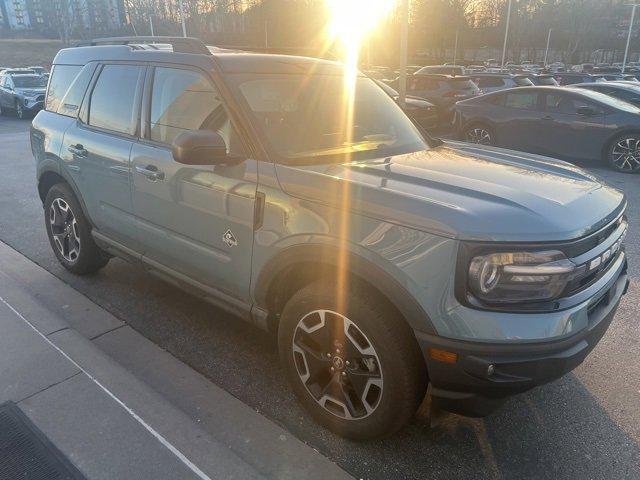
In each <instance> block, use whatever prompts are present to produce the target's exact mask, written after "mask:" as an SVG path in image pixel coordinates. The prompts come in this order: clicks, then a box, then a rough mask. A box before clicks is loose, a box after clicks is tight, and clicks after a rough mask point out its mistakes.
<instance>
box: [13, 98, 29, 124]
mask: <svg viewBox="0 0 640 480" xmlns="http://www.w3.org/2000/svg"><path fill="white" fill-rule="evenodd" d="M14 112H15V114H16V118H18V119H20V120H23V119H25V118H26V116H27V114H26V112H25V111H24V109H23V108H22V105H21V104H20V102H18V101H16V105H15V110H14Z"/></svg>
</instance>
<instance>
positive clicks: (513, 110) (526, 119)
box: [498, 89, 544, 153]
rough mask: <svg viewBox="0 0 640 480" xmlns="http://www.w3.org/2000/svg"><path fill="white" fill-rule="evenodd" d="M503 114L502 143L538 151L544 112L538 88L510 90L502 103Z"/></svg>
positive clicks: (514, 147) (523, 149)
mask: <svg viewBox="0 0 640 480" xmlns="http://www.w3.org/2000/svg"><path fill="white" fill-rule="evenodd" d="M502 108H503V112H502V113H503V115H501V116H500V121H501V125H500V128H499V132H498V141H499V142H500V145H502V146H505V147H507V148H513V149H514V150H522V151H525V152H533V153H536V152H538V151H539V150H540V148H539V143H540V141H541V139H540V133H541V122H543V117H544V112H543V111H542V108H541V105H540V95H539V93H538V91H537V90H520V89H517V90H508V91H506V92H505V93H504V100H503V103H502Z"/></svg>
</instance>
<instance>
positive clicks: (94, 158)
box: [61, 64, 146, 250]
mask: <svg viewBox="0 0 640 480" xmlns="http://www.w3.org/2000/svg"><path fill="white" fill-rule="evenodd" d="M145 71H146V67H144V66H139V65H124V64H105V65H100V66H99V67H98V72H97V73H96V75H95V76H94V78H93V81H92V84H91V85H90V86H89V89H88V92H87V94H86V95H85V99H84V101H83V104H82V110H81V112H80V116H79V119H78V121H77V122H75V123H74V124H73V125H72V126H71V127H69V129H67V131H66V133H65V136H64V141H63V145H62V150H61V157H62V159H63V161H64V164H65V168H67V169H68V170H69V171H70V172H72V175H73V178H74V180H75V182H76V185H77V186H78V189H79V190H80V194H81V196H82V199H83V200H84V203H85V205H86V208H87V212H88V214H89V217H90V218H91V220H92V222H93V224H94V226H95V227H96V228H97V229H98V231H99V232H101V233H103V234H104V235H106V236H108V237H109V238H111V239H112V240H115V241H117V242H119V243H121V244H124V245H125V246H128V247H129V248H132V249H134V250H139V245H138V244H137V243H136V241H137V238H138V236H137V230H136V223H135V220H134V216H133V204H132V201H131V169H130V164H129V156H130V153H131V147H132V146H133V143H134V141H135V138H136V134H137V127H138V116H139V112H140V101H141V96H142V87H143V84H144V76H145ZM68 103H69V102H66V100H63V101H62V106H61V108H70V107H71V108H72V105H66V107H65V104H68Z"/></svg>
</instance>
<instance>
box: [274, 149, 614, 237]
mask: <svg viewBox="0 0 640 480" xmlns="http://www.w3.org/2000/svg"><path fill="white" fill-rule="evenodd" d="M277 174H278V179H279V181H280V183H281V186H282V188H283V189H284V190H285V191H286V192H287V193H289V194H290V195H293V196H296V197H299V198H304V199H308V200H313V201H317V202H322V203H326V204H330V205H332V206H336V207H339V208H343V207H344V206H345V205H348V206H349V208H350V209H351V210H352V211H355V213H358V214H362V215H366V216H370V217H374V218H377V219H380V220H384V221H387V222H390V223H395V224H400V225H405V226H408V227H412V228H416V229H418V230H422V231H427V232H431V233H435V234H438V235H443V236H446V237H450V238H458V239H464V240H483V241H522V242H539V241H564V240H571V239H575V238H579V237H582V236H584V235H587V234H589V233H591V232H592V231H595V230H597V229H599V228H601V227H602V226H604V225H606V224H607V223H609V222H610V221H612V220H613V219H614V218H616V217H617V216H618V215H619V214H620V212H622V211H623V210H624V208H625V206H626V200H625V197H624V195H623V194H622V193H621V192H620V191H618V190H616V189H614V188H612V187H609V186H607V185H606V184H604V183H603V182H602V181H600V180H599V179H598V178H596V177H595V176H593V175H591V174H590V173H588V172H585V171H584V170H581V169H579V168H577V167H574V166H572V165H570V164H568V163H565V162H561V161H558V160H553V159H550V158H547V157H542V156H538V155H531V154H526V153H520V152H514V151H509V150H503V149H497V148H491V147H481V146H475V145H473V146H472V145H468V144H462V143H453V142H452V143H447V144H445V145H443V146H440V147H436V148H433V149H431V150H426V151H420V152H415V153H409V154H404V155H397V156H392V157H387V158H378V159H374V160H368V161H359V162H352V163H344V164H332V165H326V164H325V165H309V166H289V165H279V166H278V167H277Z"/></svg>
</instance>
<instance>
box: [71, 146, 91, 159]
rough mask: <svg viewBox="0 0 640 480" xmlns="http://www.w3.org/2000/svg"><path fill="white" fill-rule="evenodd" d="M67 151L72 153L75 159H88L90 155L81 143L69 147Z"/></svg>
mask: <svg viewBox="0 0 640 480" xmlns="http://www.w3.org/2000/svg"><path fill="white" fill-rule="evenodd" d="M67 150H68V151H69V152H71V154H72V155H73V156H74V157H86V156H87V155H88V154H89V152H88V151H87V150H86V149H85V148H84V147H83V146H82V145H81V144H79V143H78V144H76V145H69V146H68V147H67Z"/></svg>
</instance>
